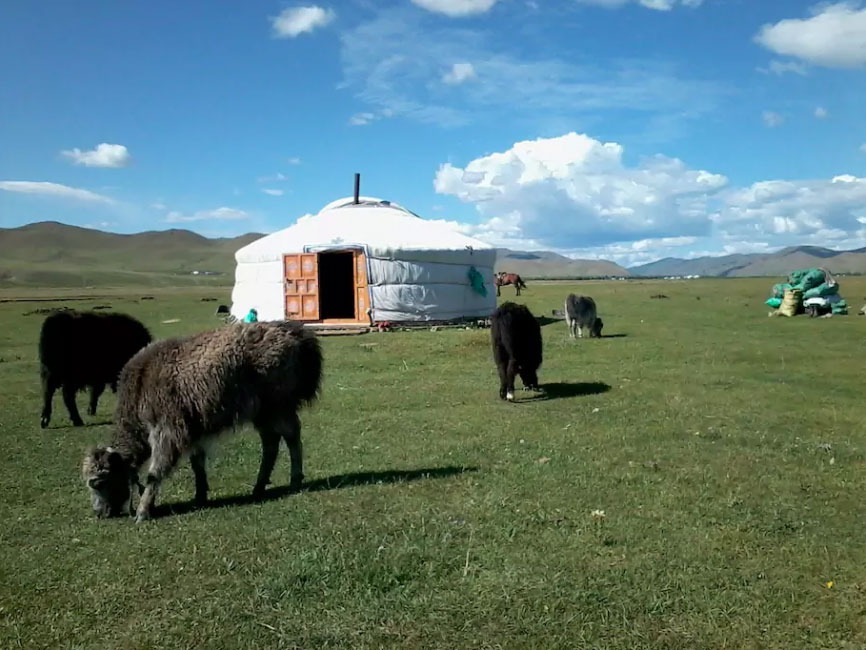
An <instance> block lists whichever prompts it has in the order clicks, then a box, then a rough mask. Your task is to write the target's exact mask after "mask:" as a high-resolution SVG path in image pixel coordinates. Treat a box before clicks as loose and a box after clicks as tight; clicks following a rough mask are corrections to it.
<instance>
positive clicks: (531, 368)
mask: <svg viewBox="0 0 866 650" xmlns="http://www.w3.org/2000/svg"><path fill="white" fill-rule="evenodd" d="M490 321H491V326H490V339H491V342H492V343H493V360H494V361H495V362H496V367H497V369H498V370H499V397H500V399H507V400H509V401H513V400H514V377H515V376H516V375H518V374H519V375H520V379H521V380H522V381H523V385H524V387H525V388H526V389H529V390H539V388H538V368H539V367H540V366H541V361H542V353H541V347H542V342H541V326H540V325H539V324H538V321H537V320H536V319H535V316H533V315H532V312H530V311H529V309H528V308H527V307H526V306H524V305H517V304H515V303H513V302H506V303H503V304H502V305H500V307H499V308H498V309H497V310H496V311H495V312H493V316H492V317H491V319H490Z"/></svg>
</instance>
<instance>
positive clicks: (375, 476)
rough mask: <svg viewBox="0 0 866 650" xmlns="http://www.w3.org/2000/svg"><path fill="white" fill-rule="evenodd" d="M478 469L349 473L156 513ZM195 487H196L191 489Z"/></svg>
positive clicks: (158, 515) (177, 505) (181, 512)
mask: <svg viewBox="0 0 866 650" xmlns="http://www.w3.org/2000/svg"><path fill="white" fill-rule="evenodd" d="M476 471H478V468H477V467H454V466H449V467H429V468H422V469H413V470H385V471H382V472H352V473H349V474H337V475H335V476H328V477H327V478H320V479H316V480H314V481H308V482H306V483H304V484H303V485H302V486H301V489H300V490H293V489H292V488H291V487H289V486H288V485H281V486H279V487H274V488H271V489H269V490H267V491H266V492H265V495H264V496H263V497H261V498H256V497H253V496H252V494H239V495H236V496H231V497H221V498H219V499H211V500H210V501H208V502H207V503H206V504H205V505H203V506H199V505H196V503H195V502H194V501H184V502H181V503H167V504H164V505H157V507H156V512H155V513H154V515H155V518H156V519H161V518H162V517H167V516H177V515H185V514H188V513H190V512H194V511H196V510H208V509H210V508H225V507H228V506H245V505H250V504H253V503H264V502H266V501H275V500H277V499H284V498H286V497H288V496H291V495H292V494H295V493H298V492H323V491H326V490H339V489H340V488H348V487H358V486H362V485H377V484H379V483H385V484H391V483H405V482H408V481H419V480H422V479H435V478H448V477H450V476H458V475H460V474H464V473H466V472H476ZM190 488H192V486H190Z"/></svg>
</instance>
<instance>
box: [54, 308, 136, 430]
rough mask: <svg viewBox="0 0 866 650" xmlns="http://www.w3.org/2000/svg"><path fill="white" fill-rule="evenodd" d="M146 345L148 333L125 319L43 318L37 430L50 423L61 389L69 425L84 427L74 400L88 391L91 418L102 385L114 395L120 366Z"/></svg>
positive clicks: (74, 315) (85, 314)
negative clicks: (39, 418) (88, 389)
mask: <svg viewBox="0 0 866 650" xmlns="http://www.w3.org/2000/svg"><path fill="white" fill-rule="evenodd" d="M148 343H150V332H148V331H147V328H146V327H145V326H144V325H142V324H141V323H140V322H138V321H137V320H136V319H134V318H132V317H131V316H127V315H126V314H114V313H105V314H95V313H93V312H78V311H73V310H71V309H70V310H68V311H61V312H57V313H54V314H51V315H50V316H48V317H47V318H46V319H45V321H44V322H43V323H42V330H41V332H40V334H39V362H40V368H39V372H40V375H41V377H42V417H41V420H40V422H41V424H42V428H43V429H44V428H45V427H47V426H48V424H49V422H51V402H52V401H53V399H54V392H55V391H56V390H57V389H58V388H62V389H63V402H64V403H65V404H66V409H67V410H68V411H69V418H70V419H71V420H72V424H73V425H74V426H76V427H80V426H82V425H83V424H84V422H83V421H82V419H81V416H80V415H79V414H78V407H77V406H76V404H75V394H76V393H77V392H78V391H80V390H84V389H85V388H87V387H88V386H89V387H90V406H89V408H88V409H87V412H88V413H89V414H90V415H95V414H96V405H97V403H98V401H99V396H100V395H102V392H103V391H104V390H105V385H106V384H108V385H109V386H111V390H116V389H117V378H118V376H119V375H120V370H121V369H122V368H123V364H125V363H126V362H127V361H129V360H130V359H131V358H132V356H133V355H134V354H135V353H136V352H138V351H139V350H141V348H143V347H144V346H146V345H147V344H148Z"/></svg>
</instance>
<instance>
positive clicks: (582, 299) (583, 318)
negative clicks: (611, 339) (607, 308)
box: [565, 293, 604, 338]
mask: <svg viewBox="0 0 866 650" xmlns="http://www.w3.org/2000/svg"><path fill="white" fill-rule="evenodd" d="M565 320H566V322H567V323H568V331H569V334H570V335H571V338H575V333H577V337H578V338H583V330H584V329H586V330H588V331H589V335H590V337H593V336H594V337H596V338H601V328H602V327H604V323H603V322H602V320H601V318H599V317H598V313H597V310H596V307H595V300H593V299H592V298H590V297H589V296H575V295H574V294H573V293H570V294H568V297H567V298H566V299H565Z"/></svg>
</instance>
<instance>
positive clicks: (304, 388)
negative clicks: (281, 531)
mask: <svg viewBox="0 0 866 650" xmlns="http://www.w3.org/2000/svg"><path fill="white" fill-rule="evenodd" d="M321 374H322V353H321V350H320V347H319V342H318V340H317V339H316V337H315V335H314V334H313V333H312V332H310V331H309V330H305V329H304V328H303V327H302V326H301V325H300V324H298V323H293V322H284V323H246V324H235V325H231V326H229V327H226V328H223V329H220V330H215V331H210V332H204V333H201V334H198V335H195V336H191V337H189V338H182V339H169V340H165V341H159V342H157V343H154V344H152V345H151V346H149V347H148V348H146V349H144V350H142V351H141V352H139V353H138V354H137V355H136V356H135V357H133V358H132V359H131V360H130V362H129V363H128V364H127V365H126V366H125V368H124V369H123V372H122V374H121V377H120V386H119V389H118V404H117V412H116V415H115V420H116V422H115V426H116V430H115V433H114V439H113V441H112V443H111V445H110V446H109V447H100V448H96V449H93V450H91V451H89V452H88V453H87V455H86V456H85V458H84V464H83V467H82V474H83V477H84V480H85V482H86V483H87V486H88V487H89V488H90V491H91V504H92V506H93V510H94V511H95V512H96V514H97V516H99V517H106V516H113V515H119V514H122V513H123V512H124V511H125V510H127V509H128V510H129V514H132V499H131V498H132V488H133V487H138V488H139V490H141V485H140V483H139V479H138V473H139V469H140V468H141V466H142V465H143V464H144V463H145V461H147V460H148V459H150V464H149V467H148V470H147V479H146V482H145V486H144V489H143V494H142V495H141V500H140V501H139V504H138V509H137V513H136V520H137V521H143V520H146V519H150V518H151V517H152V516H153V508H154V502H155V500H156V497H157V494H158V492H159V486H160V484H161V483H162V481H163V480H164V479H165V478H166V477H167V476H168V475H169V474H170V473H171V471H172V469H173V468H174V467H175V466H176V465H177V463H178V461H179V460H180V459H181V457H183V456H186V455H188V456H189V460H190V464H191V465H192V470H193V474H194V476H195V500H196V503H198V504H204V503H205V502H206V501H207V492H208V483H207V475H206V473H205V456H206V449H207V445H208V443H209V442H211V441H212V440H213V439H214V438H215V437H216V436H217V435H218V434H220V433H221V432H223V431H225V430H226V429H230V428H234V427H236V426H237V425H239V424H243V423H245V422H252V423H253V424H254V426H255V427H256V429H257V430H258V432H259V435H260V436H261V440H262V459H261V465H260V467H259V474H258V479H257V480H256V484H255V487H254V488H253V495H254V496H257V497H260V496H262V495H263V494H264V491H265V487H266V486H267V484H268V483H269V482H270V477H271V472H272V471H273V468H274V463H275V462H276V458H277V452H278V451H279V446H280V439H282V440H284V441H285V442H286V445H287V446H288V448H289V454H290V456H291V461H292V472H291V487H292V488H293V489H298V488H300V486H301V482H302V481H303V460H302V449H301V424H300V421H299V419H298V409H299V408H300V407H301V406H302V405H305V404H309V403H311V402H313V401H314V400H315V399H316V397H317V395H318V392H319V386H320V382H321Z"/></svg>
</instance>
